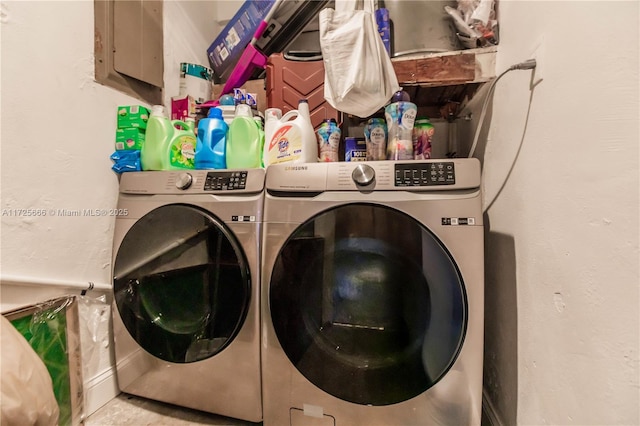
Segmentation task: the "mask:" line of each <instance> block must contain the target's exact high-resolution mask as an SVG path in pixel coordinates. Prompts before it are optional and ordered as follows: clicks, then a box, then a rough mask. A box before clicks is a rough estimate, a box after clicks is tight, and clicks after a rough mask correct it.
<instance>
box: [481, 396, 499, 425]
mask: <svg viewBox="0 0 640 426" xmlns="http://www.w3.org/2000/svg"><path fill="white" fill-rule="evenodd" d="M482 412H483V413H484V415H483V417H485V418H486V419H487V421H488V422H489V425H488V426H502V424H503V423H502V421H501V420H500V416H499V415H498V412H497V411H496V408H495V406H494V405H493V402H492V401H491V398H489V394H488V392H487V390H486V389H485V388H482Z"/></svg>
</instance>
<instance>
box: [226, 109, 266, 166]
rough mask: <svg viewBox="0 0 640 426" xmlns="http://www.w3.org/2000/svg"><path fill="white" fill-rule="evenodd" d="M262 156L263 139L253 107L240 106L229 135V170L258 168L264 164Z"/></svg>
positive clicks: (227, 152)
mask: <svg viewBox="0 0 640 426" xmlns="http://www.w3.org/2000/svg"><path fill="white" fill-rule="evenodd" d="M261 154H262V138H261V135H260V129H259V127H258V125H257V124H256V122H255V121H254V120H253V113H252V112H251V107H250V106H249V105H246V104H240V105H238V106H236V114H235V116H234V118H233V121H231V124H230V125H229V133H228V134H227V147H226V156H227V168H229V169H239V168H243V169H244V168H258V167H260V166H261V164H262V159H261Z"/></svg>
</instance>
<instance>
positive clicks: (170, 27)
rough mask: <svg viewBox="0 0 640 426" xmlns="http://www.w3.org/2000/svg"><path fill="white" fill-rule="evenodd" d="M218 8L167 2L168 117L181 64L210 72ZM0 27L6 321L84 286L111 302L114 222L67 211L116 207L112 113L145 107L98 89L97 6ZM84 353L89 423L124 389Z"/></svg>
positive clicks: (22, 13) (48, 4)
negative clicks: (8, 313)
mask: <svg viewBox="0 0 640 426" xmlns="http://www.w3.org/2000/svg"><path fill="white" fill-rule="evenodd" d="M219 7H220V6H219V5H216V3H215V2H208V1H193V2H176V1H165V3H164V22H165V24H164V36H165V92H164V103H165V106H166V107H169V106H170V103H169V99H170V97H171V96H174V95H177V94H178V89H179V64H180V62H190V63H199V64H203V65H208V62H207V56H206V49H207V47H208V46H209V44H210V42H211V41H212V40H213V39H214V37H215V35H216V34H217V33H218V31H219V28H220V25H219V24H218V23H217V22H216V21H215V16H216V15H215V14H216V13H217V9H218V8H219ZM0 22H1V30H2V31H1V33H0V37H1V39H0V43H1V79H2V80H1V81H2V84H1V86H0V87H1V90H2V92H1V96H2V104H1V113H2V115H1V130H0V132H1V133H0V135H1V141H2V150H1V156H0V162H1V165H2V167H1V181H0V183H1V189H2V192H1V203H0V204H1V209H2V211H3V213H4V214H3V215H2V216H1V224H2V226H1V228H0V240H1V245H0V250H1V251H0V274H1V275H0V276H1V277H2V288H1V291H2V293H1V295H2V298H1V300H0V302H1V303H0V305H1V306H0V310H1V311H2V312H6V311H7V310H10V309H13V308H15V307H18V306H24V305H28V304H31V303H36V302H40V301H43V300H47V299H50V298H53V297H57V296H59V295H62V294H70V293H71V294H79V291H80V290H79V288H78V287H81V286H85V285H86V284H87V283H88V282H89V281H91V282H94V283H95V284H96V286H97V287H100V288H102V289H103V290H101V291H94V292H91V293H89V294H90V295H93V296H94V297H99V296H100V295H108V294H109V291H108V289H109V288H110V285H109V283H110V271H111V243H112V237H113V226H114V219H115V218H114V217H112V216H105V217H87V216H85V217H82V216H81V217H77V216H61V215H60V211H61V210H68V211H78V210H80V211H82V210H83V209H106V210H108V209H112V208H114V207H115V206H116V201H117V196H118V179H117V176H116V174H115V173H113V172H112V171H111V165H112V163H111V160H110V159H109V155H111V153H112V152H113V150H114V137H115V129H116V107H117V106H118V105H128V104H141V103H142V102H141V101H139V100H137V99H134V98H131V97H129V96H126V95H123V94H121V93H119V92H117V91H115V90H112V89H110V88H107V87H105V86H102V85H99V84H97V83H95V81H94V59H93V46H94V17H93V1H91V0H82V1H26V2H25V1H1V2H0ZM142 104H144V103H142ZM23 209H35V210H33V211H32V213H34V214H38V216H26V215H25V213H24V212H22V211H21V210H23ZM36 212H37V213H36ZM11 214H13V215H11ZM83 320H84V321H85V322H86V320H87V319H86V318H83ZM84 343H85V342H83V344H84ZM96 348H97V351H98V352H99V353H98V355H97V358H95V356H96V355H95V352H96ZM83 351H85V352H87V353H91V354H93V356H94V361H92V364H91V368H90V369H89V374H88V377H85V392H89V393H91V392H92V389H98V390H97V391H96V392H97V393H101V392H102V393H103V391H104V392H106V393H107V394H106V395H93V394H92V395H93V396H91V395H90V397H89V400H88V401H87V411H88V413H90V412H91V411H93V410H95V409H96V408H98V407H99V406H100V405H101V404H102V403H104V402H105V398H106V399H107V400H108V398H111V397H113V395H114V392H116V391H117V389H114V382H113V374H112V373H113V372H112V367H113V356H112V353H111V351H110V347H104V345H103V342H102V341H98V342H97V343H96V344H95V347H88V348H87V347H85V348H83ZM94 393H95V392H94ZM109 393H111V394H110V395H109Z"/></svg>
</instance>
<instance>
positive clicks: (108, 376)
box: [84, 366, 120, 418]
mask: <svg viewBox="0 0 640 426" xmlns="http://www.w3.org/2000/svg"><path fill="white" fill-rule="evenodd" d="M119 393H120V389H119V388H118V381H117V376H116V367H115V366H113V367H111V368H108V369H106V370H105V371H103V372H102V373H100V374H98V375H97V376H94V377H93V378H91V379H90V380H88V381H87V382H85V385H84V396H85V398H84V401H85V403H84V404H85V406H84V414H85V418H86V417H88V416H90V415H91V414H93V413H94V412H96V410H98V409H99V408H100V407H102V406H103V405H105V404H106V403H107V402H109V401H111V400H112V399H113V398H115V397H116V396H118V394H119Z"/></svg>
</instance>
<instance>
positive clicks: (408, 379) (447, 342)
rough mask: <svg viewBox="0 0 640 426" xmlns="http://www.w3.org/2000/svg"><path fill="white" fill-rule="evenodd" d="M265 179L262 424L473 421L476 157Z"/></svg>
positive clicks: (479, 316)
mask: <svg viewBox="0 0 640 426" xmlns="http://www.w3.org/2000/svg"><path fill="white" fill-rule="evenodd" d="M265 191H266V194H265V209H264V227H263V248H262V250H263V252H262V253H263V256H262V259H263V265H262V268H263V269H262V277H263V280H262V296H261V298H262V333H263V337H262V339H263V340H262V378H263V410H264V424H265V426H281V425H291V426H302V425H304V426H308V425H327V426H328V425H331V426H334V425H338V426H347V425H348V426H356V425H361V426H374V425H385V426H400V425H411V426H414V425H436V424H437V425H440V424H443V425H445V424H446V425H474V424H475V425H479V424H480V417H481V400H482V396H481V395H482V357H483V317H484V308H483V304H484V276H483V274H484V267H483V257H484V244H483V221H482V211H481V192H480V164H479V162H478V161H477V160H475V159H447V160H426V161H406V162H401V161H378V162H362V163H344V162H342V163H316V164H296V165H274V166H269V168H268V170H267V177H266V184H265Z"/></svg>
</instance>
